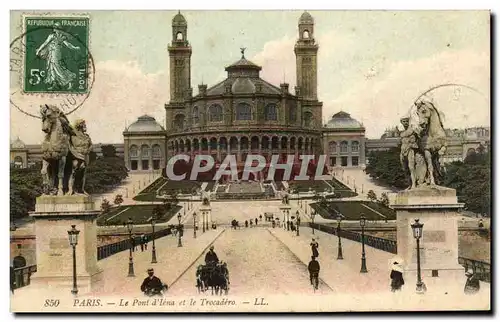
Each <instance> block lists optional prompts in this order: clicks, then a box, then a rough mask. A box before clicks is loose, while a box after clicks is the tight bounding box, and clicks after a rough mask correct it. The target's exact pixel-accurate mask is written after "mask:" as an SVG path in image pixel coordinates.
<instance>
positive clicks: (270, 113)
mask: <svg viewBox="0 0 500 322" xmlns="http://www.w3.org/2000/svg"><path fill="white" fill-rule="evenodd" d="M264 117H265V120H266V121H277V120H278V110H277V107H276V104H268V105H266V107H265V110H264Z"/></svg>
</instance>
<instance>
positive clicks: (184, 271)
mask: <svg viewBox="0 0 500 322" xmlns="http://www.w3.org/2000/svg"><path fill="white" fill-rule="evenodd" d="M225 231H226V229H225V228H224V229H223V230H221V231H220V232H219V234H217V235H216V236H215V238H214V239H213V240H212V241H211V242H209V243H208V245H207V246H206V247H205V248H204V249H203V251H202V252H201V254H200V255H198V257H196V258H195V260H194V261H193V262H192V263H191V264H189V265H188V267H187V268H186V269H185V270H183V271H182V273H181V274H179V276H177V278H176V279H175V280H174V281H173V282H172V283H170V285H168V288H169V289H170V288H172V285H174V284H175V283H177V281H178V280H180V279H181V277H182V276H183V275H184V274H186V272H187V271H188V270H189V269H190V268H191V267H193V265H194V264H195V263H196V262H197V261H198V259H200V257H201V256H203V254H205V252H206V251H207V249H208V248H209V247H210V245H212V244H213V243H214V242H215V241H216V240H217V239H219V237H220V236H221V235H222V234H223V233H224V232H225Z"/></svg>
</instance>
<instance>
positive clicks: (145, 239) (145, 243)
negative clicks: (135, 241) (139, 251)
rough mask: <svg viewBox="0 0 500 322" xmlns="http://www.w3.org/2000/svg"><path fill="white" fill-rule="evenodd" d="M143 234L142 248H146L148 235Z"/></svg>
mask: <svg viewBox="0 0 500 322" xmlns="http://www.w3.org/2000/svg"><path fill="white" fill-rule="evenodd" d="M143 236H144V239H143V242H144V250H148V236H146V235H143Z"/></svg>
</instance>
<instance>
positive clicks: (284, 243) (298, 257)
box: [266, 228, 335, 292]
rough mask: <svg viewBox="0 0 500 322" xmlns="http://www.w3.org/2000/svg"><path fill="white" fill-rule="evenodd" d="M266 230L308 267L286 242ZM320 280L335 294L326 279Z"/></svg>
mask: <svg viewBox="0 0 500 322" xmlns="http://www.w3.org/2000/svg"><path fill="white" fill-rule="evenodd" d="M266 230H267V231H268V232H269V233H270V234H271V236H273V237H274V238H276V240H277V241H279V242H280V243H281V244H282V245H283V246H285V248H286V249H287V250H288V251H289V252H290V253H292V254H293V256H295V257H296V258H297V259H298V260H299V261H300V262H301V263H302V264H304V265H305V266H306V267H307V266H308V263H305V262H304V261H303V260H302V259H300V257H299V256H297V254H295V252H294V251H292V250H291V249H290V247H288V245H287V244H285V243H284V242H283V241H282V240H281V239H280V238H279V237H278V236H276V235H275V234H273V233H272V231H271V230H269V228H267V229H266ZM318 279H319V281H320V282H323V284H325V285H326V286H327V287H328V288H329V289H330V290H331V291H332V292H335V290H334V289H333V288H332V287H331V286H330V285H329V284H328V283H327V282H325V280H324V279H322V278H321V277H319V276H318Z"/></svg>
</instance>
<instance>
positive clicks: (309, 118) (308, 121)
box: [304, 112, 313, 127]
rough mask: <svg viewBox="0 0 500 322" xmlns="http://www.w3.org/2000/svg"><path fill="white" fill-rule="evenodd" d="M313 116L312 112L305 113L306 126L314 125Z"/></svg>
mask: <svg viewBox="0 0 500 322" xmlns="http://www.w3.org/2000/svg"><path fill="white" fill-rule="evenodd" d="M312 119H313V115H312V113H311V112H305V113H304V126H305V127H310V126H311V125H312Z"/></svg>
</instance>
